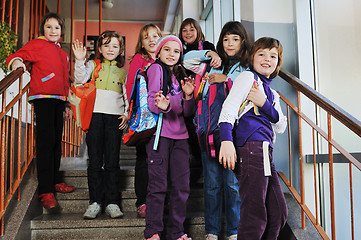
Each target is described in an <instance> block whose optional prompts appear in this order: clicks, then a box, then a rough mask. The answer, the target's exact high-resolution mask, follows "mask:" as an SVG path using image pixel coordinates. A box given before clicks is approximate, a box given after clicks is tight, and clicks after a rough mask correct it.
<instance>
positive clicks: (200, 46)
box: [198, 41, 203, 50]
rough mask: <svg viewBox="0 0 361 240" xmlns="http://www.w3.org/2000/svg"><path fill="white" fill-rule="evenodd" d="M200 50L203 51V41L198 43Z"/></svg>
mask: <svg viewBox="0 0 361 240" xmlns="http://www.w3.org/2000/svg"><path fill="white" fill-rule="evenodd" d="M198 50H203V41H199V42H198Z"/></svg>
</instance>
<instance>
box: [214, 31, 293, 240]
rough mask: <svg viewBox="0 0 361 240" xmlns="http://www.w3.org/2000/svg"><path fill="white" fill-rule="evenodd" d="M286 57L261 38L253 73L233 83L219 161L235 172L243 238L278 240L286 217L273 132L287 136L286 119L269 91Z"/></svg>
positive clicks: (269, 40)
mask: <svg viewBox="0 0 361 240" xmlns="http://www.w3.org/2000/svg"><path fill="white" fill-rule="evenodd" d="M282 57H283V49H282V45H281V43H280V42H279V41H278V40H276V39H274V38H268V37H264V38H260V39H258V40H257V41H256V42H255V43H254V45H253V47H252V50H251V54H250V58H249V64H250V69H251V70H250V71H244V72H242V73H241V74H240V75H239V76H238V77H237V78H236V79H235V80H234V82H233V87H232V89H231V91H230V93H229V95H228V97H227V99H226V100H225V102H224V104H223V107H222V111H221V114H220V117H219V127H220V138H221V141H222V142H221V148H220V153H219V162H220V163H221V164H223V166H224V167H225V168H227V167H228V169H232V170H233V171H234V173H235V175H236V177H237V179H238V185H239V196H240V198H241V200H242V202H241V207H240V221H239V225H238V234H237V238H238V239H270V240H271V239H272V240H273V239H277V236H278V234H279V232H280V230H281V229H282V227H283V226H284V224H285V222H286V218H287V206H286V202H285V198H284V196H283V192H282V189H281V186H280V183H279V180H278V176H277V172H276V169H275V166H274V163H273V160H272V150H273V140H274V133H275V132H277V133H283V132H284V130H285V128H286V125H287V119H286V117H285V116H284V115H283V113H282V110H281V106H280V102H279V95H278V94H277V92H276V91H274V90H272V89H271V88H270V87H269V84H270V83H271V81H272V79H273V78H275V77H276V76H277V75H278V72H279V69H280V67H281V65H282ZM232 130H233V136H234V137H233V136H232Z"/></svg>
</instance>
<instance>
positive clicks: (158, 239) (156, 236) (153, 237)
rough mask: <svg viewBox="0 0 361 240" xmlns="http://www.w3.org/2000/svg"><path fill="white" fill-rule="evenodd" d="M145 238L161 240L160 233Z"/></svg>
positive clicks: (145, 239) (146, 239)
mask: <svg viewBox="0 0 361 240" xmlns="http://www.w3.org/2000/svg"><path fill="white" fill-rule="evenodd" d="M144 240H160V237H159V235H158V233H156V234H154V235H153V236H152V237H150V238H144Z"/></svg>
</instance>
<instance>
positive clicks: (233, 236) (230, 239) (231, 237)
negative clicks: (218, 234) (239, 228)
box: [227, 234, 237, 240]
mask: <svg viewBox="0 0 361 240" xmlns="http://www.w3.org/2000/svg"><path fill="white" fill-rule="evenodd" d="M227 240H237V234H233V235H231V236H228V237H227Z"/></svg>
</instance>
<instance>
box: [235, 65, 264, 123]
mask: <svg viewBox="0 0 361 240" xmlns="http://www.w3.org/2000/svg"><path fill="white" fill-rule="evenodd" d="M253 77H254V78H253V85H252V88H257V86H258V83H257V80H258V76H257V74H256V73H254V72H253ZM249 102H250V100H246V101H244V103H243V104H242V105H241V106H240V108H239V110H238V118H240V117H241V116H242V115H243V114H244V113H246V112H247V111H248V110H246V106H247V105H248V103H249ZM252 104H253V111H254V114H255V115H256V116H258V115H260V113H259V110H258V107H257V106H256V104H254V103H252Z"/></svg>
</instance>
